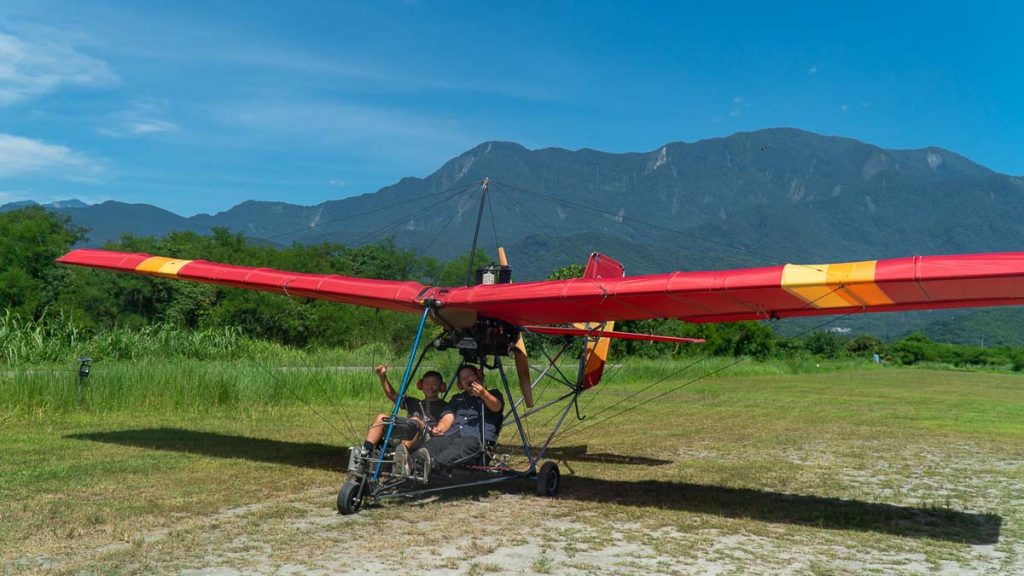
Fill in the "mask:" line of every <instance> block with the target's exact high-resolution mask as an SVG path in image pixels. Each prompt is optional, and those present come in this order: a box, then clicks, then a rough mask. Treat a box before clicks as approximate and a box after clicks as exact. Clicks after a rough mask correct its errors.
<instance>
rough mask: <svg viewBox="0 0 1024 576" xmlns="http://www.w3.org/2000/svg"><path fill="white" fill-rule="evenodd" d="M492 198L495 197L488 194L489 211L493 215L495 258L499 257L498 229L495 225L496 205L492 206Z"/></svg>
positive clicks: (492, 230)
mask: <svg viewBox="0 0 1024 576" xmlns="http://www.w3.org/2000/svg"><path fill="white" fill-rule="evenodd" d="M491 196H493V194H488V195H487V211H488V212H490V214H491V232H492V233H493V234H494V255H495V257H497V255H498V227H497V226H496V225H495V224H494V205H493V204H491Z"/></svg>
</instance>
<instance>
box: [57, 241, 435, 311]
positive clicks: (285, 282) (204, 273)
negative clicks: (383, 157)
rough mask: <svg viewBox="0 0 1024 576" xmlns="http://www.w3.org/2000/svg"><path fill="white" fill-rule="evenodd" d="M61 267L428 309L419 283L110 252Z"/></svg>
mask: <svg viewBox="0 0 1024 576" xmlns="http://www.w3.org/2000/svg"><path fill="white" fill-rule="evenodd" d="M57 261H58V262H61V263H63V264H75V265H78V266H88V267H92V268H104V269H107V270H119V271H122V272H134V273H136V274H144V275H146V276H160V277H163V278H177V279H180V280H191V281H194V282H204V283H206V284H217V285H219V286H232V287H235V288H246V289H249V290H262V291H264V292H276V293H278V294H286V295H289V296H301V297H305V298H318V299H321V300H333V301H336V302H344V303H346V304H357V305H360V306H370V307H373V308H385V309H388V310H397V311H400V312H415V313H419V312H422V311H423V305H422V304H421V303H420V300H419V297H420V293H421V292H423V291H424V290H426V288H427V287H426V286H424V285H422V284H420V283H419V282H399V281H395V280H370V279H365V278H352V277H350V276H337V275H330V274H302V273H297V272H282V271H280V270H273V269H271V268H251V267H248V266H233V265H230V264H217V263H215V262H207V261H205V260H176V259H173V258H162V257H160V256H150V255H149V254H132V253H127V252H113V251H110V250H87V249H82V250H72V251H71V252H68V253H67V254H65V255H64V256H61V257H60V258H58V259H57Z"/></svg>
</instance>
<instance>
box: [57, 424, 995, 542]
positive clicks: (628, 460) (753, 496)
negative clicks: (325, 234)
mask: <svg viewBox="0 0 1024 576" xmlns="http://www.w3.org/2000/svg"><path fill="white" fill-rule="evenodd" d="M65 437H66V438H72V439H77V440H89V441H92V442H103V443H107V444H118V445H122V446H134V447H138V448H149V449H153V450H167V451H173V452H186V453H192V454H201V455H204V456H213V457H217V458H242V459H246V460H251V461H255V462H267V463H272V464H286V465H289V466H297V467H302V468H314V469H320V470H329V471H338V472H340V471H344V470H345V468H346V466H347V464H348V449H347V448H344V447H340V446H332V445H329V444H319V443H304V442H287V441H281V440H269V439H264V438H250V437H247V436H233V435H227V434H217V433H214V432H198V431H194V430H184V429H181V428H152V429H141V430H119V431H115V432H91V433H83V434H69V435H67V436H65ZM586 450H587V447H586V446H569V447H563V448H558V449H552V450H551V451H549V453H548V455H547V456H548V457H550V458H552V459H558V460H561V459H565V460H568V461H570V462H573V461H592V462H601V463H609V464H613V465H614V464H636V465H662V464H667V463H669V462H667V461H662V460H656V459H653V458H642V457H630V456H622V455H618V454H588V453H587V451H586ZM562 480H563V489H562V491H561V493H560V495H559V498H561V499H565V500H576V501H581V502H605V503H614V504H618V505H621V506H636V507H650V508H662V509H669V510H683V511H688V512H696V513H702V514H712V515H715V516H722V517H725V518H749V519H753V520H758V521H762V522H776V523H782V524H794V525H803V526H813V527H817V528H825V529H830V530H857V531H864V532H878V533H883V534H893V535H896V536H902V537H908V538H932V539H936V540H946V541H950V542H961V543H966V544H975V545H977V544H995V543H997V542H999V535H1000V531H1001V528H1002V521H1003V519H1002V517H1000V516H997V515H994V514H977V513H972V512H959V511H956V510H951V509H948V508H938V507H909V506H896V505H892V504H882V503H875V502H861V501H858V500H843V499H839V498H825V497H820V496H804V495H799V494H785V493H781V492H770V491H763V490H752V489H746V488H727V487H723V486H707V485H701V484H688V483H683V482H665V481H656V480H637V481H627V480H603V479H599V478H589V477H586V476H577V475H575V474H573V475H567V476H564V477H563V479H562ZM489 489H491V488H489V487H481V489H479V490H477V489H469V490H460V491H459V492H458V493H448V494H446V495H444V496H442V498H445V499H448V498H452V499H458V498H462V497H467V496H472V495H474V494H479V493H481V492H485V491H487V490H489ZM513 491H514V489H513Z"/></svg>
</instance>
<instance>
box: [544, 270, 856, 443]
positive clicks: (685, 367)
mask: <svg viewBox="0 0 1024 576" xmlns="http://www.w3.org/2000/svg"><path fill="white" fill-rule="evenodd" d="M838 289H839V287H836V289H835V290H838ZM835 290H833V291H832V292H835ZM832 292H829V294H831V293H832ZM827 295H828V294H826V295H825V296H827ZM825 296H822V298H824V297H825ZM859 311H860V310H853V311H850V312H847V313H845V314H837V315H835V316H833V317H832V318H829V319H828V320H826V321H824V322H821V323H820V324H818V325H816V326H813V327H811V328H809V329H807V330H804V331H803V332H801V333H800V334H798V335H796V336H795V337H794V338H801V337H803V336H805V335H806V334H809V333H811V332H814V331H815V330H820V329H822V328H824V327H825V326H828V325H829V324H832V323H834V322H837V321H839V320H841V319H842V318H845V317H847V316H849V315H851V314H855V313H857V312H859ZM710 357H711V354H710V353H708V354H705V355H703V356H701V357H699V358H697V359H696V360H694V361H693V362H690V363H688V364H685V365H683V366H682V367H681V368H679V369H677V370H674V371H673V372H671V373H670V374H668V375H667V376H664V377H662V378H659V379H658V380H655V381H654V382H652V383H651V384H648V385H647V386H644V387H643V388H641V389H640V390H638V391H636V392H634V393H632V394H630V395H628V396H626V397H624V398H621V399H619V400H618V401H616V402H615V403H613V404H611V405H609V406H606V407H604V408H602V409H601V410H599V411H598V412H597V413H595V414H593V415H591V417H592V418H593V417H597V416H599V415H601V414H603V413H605V412H607V411H608V410H611V409H612V408H615V407H616V406H618V405H620V404H622V403H623V402H626V401H628V400H630V399H632V398H635V397H637V396H638V395H640V394H643V393H644V392H646V391H648V390H650V389H651V388H653V387H655V386H657V385H658V384H661V383H662V382H665V381H666V380H668V379H670V378H674V377H675V376H678V375H679V374H681V373H682V372H684V371H685V370H688V369H689V368H691V367H693V366H695V365H696V364H697V363H698V362H703V361H704V360H707V359H708V358H710ZM749 359H750V356H741V357H740V358H737V359H736V360H735V361H733V362H730V363H729V364H726V365H725V366H722V367H720V368H716V369H715V370H712V371H710V372H705V373H704V374H702V375H700V376H697V377H696V378H694V379H692V380H689V381H687V382H684V383H683V384H681V385H679V386H676V387H674V388H670V389H668V390H666V391H664V392H662V393H660V394H657V395H655V396H652V397H650V398H647V399H644V400H643V401H642V402H639V403H637V404H634V405H632V406H627V407H625V408H623V409H622V410H620V411H618V412H616V413H614V414H612V415H610V416H607V417H605V418H602V419H600V420H598V421H596V422H594V421H588V425H587V426H585V427H583V428H580V424H576V425H574V426H570V427H568V428H566V429H565V430H562V431H561V432H559V433H558V435H556V436H555V438H556V439H557V438H559V437H561V436H562V435H563V434H567V433H568V432H570V431H572V430H578V432H585V431H586V430H589V429H590V428H592V427H594V426H596V425H598V424H601V423H603V422H607V421H608V420H611V419H612V418H617V417H619V416H621V415H623V414H625V413H627V412H630V411H632V410H636V409H637V408H640V407H641V406H644V405H646V404H649V403H651V402H653V401H655V400H658V399H660V398H663V397H665V396H667V395H669V394H672V393H673V392H676V391H678V390H680V389H682V388H685V387H687V386H689V385H691V384H695V383H697V382H699V381H701V380H703V379H705V378H708V377H709V376H713V375H715V374H718V373H719V372H722V371H724V370H726V369H728V368H732V367H733V366H736V365H737V364H740V363H742V362H746V361H747V360H749ZM578 432H577V433H578ZM573 435H575V434H573Z"/></svg>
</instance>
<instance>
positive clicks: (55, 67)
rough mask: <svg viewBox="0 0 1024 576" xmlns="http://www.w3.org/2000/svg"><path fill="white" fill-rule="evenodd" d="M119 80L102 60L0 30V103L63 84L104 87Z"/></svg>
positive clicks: (22, 98) (69, 48) (55, 43)
mask: <svg viewBox="0 0 1024 576" xmlns="http://www.w3.org/2000/svg"><path fill="white" fill-rule="evenodd" d="M119 81H120V78H118V76H117V74H116V73H114V71H113V70H111V69H110V67H109V66H108V65H107V63H106V62H104V61H102V60H99V59H97V58H93V57H91V56H86V55H85V54H82V53H81V52H78V51H77V50H75V49H74V48H72V47H70V46H68V45H66V44H62V43H60V42H55V41H52V40H47V39H40V38H33V39H27V38H19V37H17V36H12V35H10V34H4V33H2V32H0V106H5V105H10V104H14V103H16V102H20V101H22V100H26V99H29V98H33V97H36V96H40V95H43V94H47V93H49V92H53V91H55V90H57V89H58V88H60V87H61V86H63V85H68V86H88V87H104V86H112V85H115V84H117V83H118V82H119Z"/></svg>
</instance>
